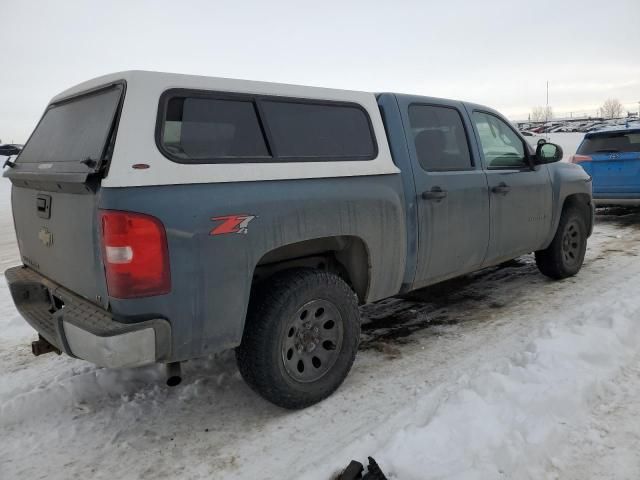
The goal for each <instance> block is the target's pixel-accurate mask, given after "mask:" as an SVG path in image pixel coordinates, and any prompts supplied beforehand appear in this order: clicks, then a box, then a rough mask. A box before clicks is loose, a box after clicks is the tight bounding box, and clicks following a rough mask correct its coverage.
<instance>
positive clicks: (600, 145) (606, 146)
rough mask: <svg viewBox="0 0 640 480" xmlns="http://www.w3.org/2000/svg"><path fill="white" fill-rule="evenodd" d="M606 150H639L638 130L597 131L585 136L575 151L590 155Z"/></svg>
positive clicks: (605, 151) (639, 137) (613, 151)
mask: <svg viewBox="0 0 640 480" xmlns="http://www.w3.org/2000/svg"><path fill="white" fill-rule="evenodd" d="M607 152H611V153H616V152H640V131H637V130H635V131H631V132H611V133H606V134H603V133H599V134H597V135H592V136H590V137H586V138H585V139H584V141H583V142H582V144H581V145H580V147H579V148H578V151H577V152H576V153H577V154H579V155H592V154H594V153H607Z"/></svg>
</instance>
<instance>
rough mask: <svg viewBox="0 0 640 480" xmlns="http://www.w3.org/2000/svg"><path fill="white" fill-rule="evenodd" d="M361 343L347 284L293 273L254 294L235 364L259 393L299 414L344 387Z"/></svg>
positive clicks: (319, 274)
mask: <svg viewBox="0 0 640 480" xmlns="http://www.w3.org/2000/svg"><path fill="white" fill-rule="evenodd" d="M359 341H360V313H359V310H358V302H357V298H356V295H355V293H354V292H353V290H352V289H351V288H350V287H349V286H348V285H347V283H346V282H345V281H344V280H342V278H340V277H339V276H337V275H335V274H333V273H329V272H324V271H321V270H315V269H312V268H299V269H292V270H287V271H285V272H281V273H279V274H276V275H274V276H273V277H271V278H269V279H268V280H267V281H265V282H264V283H263V284H262V285H261V286H260V287H258V288H257V289H256V290H255V291H254V292H252V296H251V301H250V304H249V311H248V313H247V321H246V323H245V328H244V334H243V337H242V343H241V345H240V346H239V347H237V348H236V360H237V363H238V369H239V370H240V373H241V375H242V377H243V378H244V379H245V381H246V382H247V383H248V384H249V386H250V387H251V388H252V389H253V390H254V391H256V392H257V393H258V394H260V395H261V396H263V397H264V398H266V399H267V400H269V401H270V402H272V403H274V404H275V405H278V406H280V407H283V408H288V409H299V408H305V407H308V406H310V405H313V404H314V403H317V402H319V401H321V400H323V399H325V398H326V397H328V396H329V395H331V394H332V393H333V392H334V391H335V390H336V389H337V388H338V387H339V386H340V385H341V384H342V382H343V381H344V379H345V377H346V376H347V374H348V373H349V370H350V369H351V366H352V365H353V361H354V359H355V356H356V353H357V351H358V343H359ZM300 348H302V351H301V350H300ZM300 362H301V363H300Z"/></svg>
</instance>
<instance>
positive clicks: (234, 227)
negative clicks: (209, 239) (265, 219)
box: [209, 214, 256, 235]
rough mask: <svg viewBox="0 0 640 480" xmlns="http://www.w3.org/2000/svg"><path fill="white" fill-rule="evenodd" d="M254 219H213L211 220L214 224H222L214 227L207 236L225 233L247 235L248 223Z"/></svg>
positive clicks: (244, 217)
mask: <svg viewBox="0 0 640 480" xmlns="http://www.w3.org/2000/svg"><path fill="white" fill-rule="evenodd" d="M254 218H256V216H255V215H244V214H243V215H225V216H224V217H213V218H212V219H211V220H213V221H214V222H222V223H220V224H219V225H218V226H216V227H215V228H214V229H213V230H211V232H209V235H224V234H226V233H241V234H247V233H248V232H249V230H248V226H249V222H251V220H253V219H254Z"/></svg>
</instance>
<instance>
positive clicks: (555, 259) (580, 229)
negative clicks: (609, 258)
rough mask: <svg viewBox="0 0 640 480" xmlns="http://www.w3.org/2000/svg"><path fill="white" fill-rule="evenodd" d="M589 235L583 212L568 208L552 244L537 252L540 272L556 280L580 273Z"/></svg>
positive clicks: (563, 214) (564, 212)
mask: <svg viewBox="0 0 640 480" xmlns="http://www.w3.org/2000/svg"><path fill="white" fill-rule="evenodd" d="M587 237H588V233H587V225H586V222H585V219H584V215H582V212H581V211H580V210H579V209H577V208H574V207H569V208H566V209H565V210H564V211H563V212H562V216H561V217H560V222H559V223H558V229H557V230H556V234H555V236H554V237H553V240H552V242H551V244H550V245H549V246H548V247H547V248H546V249H545V250H539V251H537V252H536V253H535V256H536V264H537V265H538V269H539V270H540V272H542V273H543V274H544V275H546V276H547V277H550V278H553V279H554V280H560V279H562V278H567V277H571V276H573V275H575V274H576V273H578V272H579V271H580V268H581V267H582V263H583V261H584V254H585V252H586V250H587Z"/></svg>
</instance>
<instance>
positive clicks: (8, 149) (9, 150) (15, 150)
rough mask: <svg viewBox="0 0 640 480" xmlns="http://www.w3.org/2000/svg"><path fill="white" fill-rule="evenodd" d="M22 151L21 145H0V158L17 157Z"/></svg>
mask: <svg viewBox="0 0 640 480" xmlns="http://www.w3.org/2000/svg"><path fill="white" fill-rule="evenodd" d="M21 150H22V145H18V144H17V143H5V144H4V145H0V156H4V157H11V156H13V155H18V154H19V153H20V151H21Z"/></svg>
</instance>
